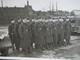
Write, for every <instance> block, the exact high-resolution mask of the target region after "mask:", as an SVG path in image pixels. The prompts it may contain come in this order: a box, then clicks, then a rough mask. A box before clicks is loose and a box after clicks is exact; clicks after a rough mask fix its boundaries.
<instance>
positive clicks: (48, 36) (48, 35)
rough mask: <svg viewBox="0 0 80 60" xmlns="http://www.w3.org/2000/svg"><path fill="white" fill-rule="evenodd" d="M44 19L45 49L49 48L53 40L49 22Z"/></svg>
mask: <svg viewBox="0 0 80 60" xmlns="http://www.w3.org/2000/svg"><path fill="white" fill-rule="evenodd" d="M48 22H49V20H46V29H45V39H46V46H47V49H51V43H52V42H53V39H52V36H51V31H50V22H49V23H48Z"/></svg>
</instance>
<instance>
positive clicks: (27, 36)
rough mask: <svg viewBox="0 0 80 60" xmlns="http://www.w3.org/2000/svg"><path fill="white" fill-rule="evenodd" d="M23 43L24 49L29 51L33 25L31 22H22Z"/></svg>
mask: <svg viewBox="0 0 80 60" xmlns="http://www.w3.org/2000/svg"><path fill="white" fill-rule="evenodd" d="M19 35H20V38H21V40H22V41H21V45H22V49H23V50H24V51H27V52H29V51H30V48H31V27H30V24H29V23H21V24H20V27H19Z"/></svg>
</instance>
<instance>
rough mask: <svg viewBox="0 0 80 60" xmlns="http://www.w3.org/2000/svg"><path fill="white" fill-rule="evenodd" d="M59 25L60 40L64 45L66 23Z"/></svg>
mask: <svg viewBox="0 0 80 60" xmlns="http://www.w3.org/2000/svg"><path fill="white" fill-rule="evenodd" d="M59 24H60V38H59V40H60V43H62V44H63V42H64V23H63V22H60V23H59Z"/></svg>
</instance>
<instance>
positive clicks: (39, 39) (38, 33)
mask: <svg viewBox="0 0 80 60" xmlns="http://www.w3.org/2000/svg"><path fill="white" fill-rule="evenodd" d="M35 44H36V46H39V47H41V46H42V45H43V44H45V39H44V36H43V32H42V24H40V22H36V23H35Z"/></svg>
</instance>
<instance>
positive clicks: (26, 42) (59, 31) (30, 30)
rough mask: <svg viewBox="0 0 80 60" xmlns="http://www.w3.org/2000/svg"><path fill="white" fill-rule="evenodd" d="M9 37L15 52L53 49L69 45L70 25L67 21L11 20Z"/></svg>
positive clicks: (60, 19)
mask: <svg viewBox="0 0 80 60" xmlns="http://www.w3.org/2000/svg"><path fill="white" fill-rule="evenodd" d="M8 32H9V37H10V39H11V42H12V46H13V50H15V49H14V45H15V47H16V50H20V48H22V51H26V52H28V53H31V49H32V48H36V49H41V50H44V49H54V48H56V47H60V46H63V45H68V44H70V35H71V24H70V21H69V19H62V18H59V19H50V18H49V19H32V20H29V19H27V18H25V19H21V18H19V19H18V21H17V22H15V20H12V21H11V23H10V24H9V26H8Z"/></svg>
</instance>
